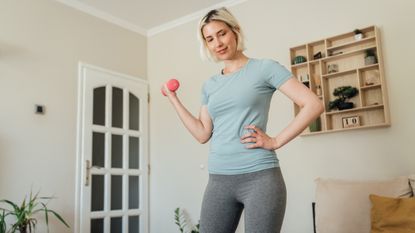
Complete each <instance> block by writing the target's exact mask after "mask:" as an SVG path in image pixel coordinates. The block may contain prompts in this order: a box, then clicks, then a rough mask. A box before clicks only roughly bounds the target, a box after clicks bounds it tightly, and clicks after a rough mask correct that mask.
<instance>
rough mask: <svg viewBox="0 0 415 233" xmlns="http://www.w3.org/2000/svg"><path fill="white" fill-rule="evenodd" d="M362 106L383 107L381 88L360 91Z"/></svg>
mask: <svg viewBox="0 0 415 233" xmlns="http://www.w3.org/2000/svg"><path fill="white" fill-rule="evenodd" d="M361 96H362V105H363V106H370V107H373V106H377V105H383V98H382V86H381V85H376V86H375V87H371V88H365V89H361Z"/></svg>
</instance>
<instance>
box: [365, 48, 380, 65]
mask: <svg viewBox="0 0 415 233" xmlns="http://www.w3.org/2000/svg"><path fill="white" fill-rule="evenodd" d="M377 62H378V59H377V58H376V52H375V50H374V49H367V50H366V56H365V65H372V64H376V63H377Z"/></svg>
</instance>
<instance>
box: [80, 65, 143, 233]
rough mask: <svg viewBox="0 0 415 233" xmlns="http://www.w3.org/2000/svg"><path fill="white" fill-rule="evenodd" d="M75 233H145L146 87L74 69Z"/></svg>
mask: <svg viewBox="0 0 415 233" xmlns="http://www.w3.org/2000/svg"><path fill="white" fill-rule="evenodd" d="M79 71H80V72H79V82H80V83H79V94H80V95H79V103H78V104H79V114H78V119H79V120H78V156H77V158H78V159H77V169H78V171H77V197H76V199H77V210H76V211H77V216H76V224H75V225H76V226H75V228H76V229H75V232H80V233H147V232H148V197H147V193H148V89H147V88H148V87H147V86H148V85H147V83H146V82H145V81H142V80H140V79H138V78H134V77H129V76H126V75H122V74H118V73H115V72H111V71H108V70H104V69H101V68H97V67H93V66H90V65H85V64H80V68H79Z"/></svg>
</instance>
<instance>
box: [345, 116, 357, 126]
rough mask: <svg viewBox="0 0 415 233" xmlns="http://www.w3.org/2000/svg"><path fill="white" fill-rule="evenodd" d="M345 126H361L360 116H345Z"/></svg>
mask: <svg viewBox="0 0 415 233" xmlns="http://www.w3.org/2000/svg"><path fill="white" fill-rule="evenodd" d="M342 122H343V128H352V127H357V126H360V119H359V116H350V117H343V118H342Z"/></svg>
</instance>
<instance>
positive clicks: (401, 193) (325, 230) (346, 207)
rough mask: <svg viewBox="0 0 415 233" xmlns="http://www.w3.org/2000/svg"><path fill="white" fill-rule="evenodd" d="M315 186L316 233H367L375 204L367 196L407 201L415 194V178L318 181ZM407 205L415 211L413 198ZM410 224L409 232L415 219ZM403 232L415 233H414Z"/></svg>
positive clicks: (371, 221)
mask: <svg viewBox="0 0 415 233" xmlns="http://www.w3.org/2000/svg"><path fill="white" fill-rule="evenodd" d="M315 182H316V196H315V228H316V229H315V230H316V232H317V233H370V232H371V224H373V221H374V219H373V215H374V214H373V211H374V210H372V207H373V204H374V203H373V200H372V198H371V199H370V198H369V195H371V194H375V195H379V196H384V197H391V198H408V197H413V196H414V193H415V191H414V190H415V175H411V176H402V177H397V178H395V179H391V180H382V181H346V180H335V179H323V178H317V179H316V181H315ZM371 200H372V201H371ZM399 200H402V199H399ZM409 201H411V202H412V204H411V205H412V206H411V208H415V205H414V204H415V198H411V199H409ZM412 210H413V209H411V210H410V211H412ZM371 211H372V213H371ZM414 214H415V213H414ZM404 215H405V216H406V215H407V214H404ZM414 216H415V215H414ZM371 217H372V218H371ZM409 221H412V220H409ZM413 221H414V222H413V225H411V227H409V228H412V226H415V218H413ZM411 224H412V223H411ZM405 227H406V228H408V227H407V226H405ZM373 232H377V231H373ZM379 232H383V231H379ZM405 232H415V229H413V231H411V230H409V231H405ZM388 233H389V232H388Z"/></svg>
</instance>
